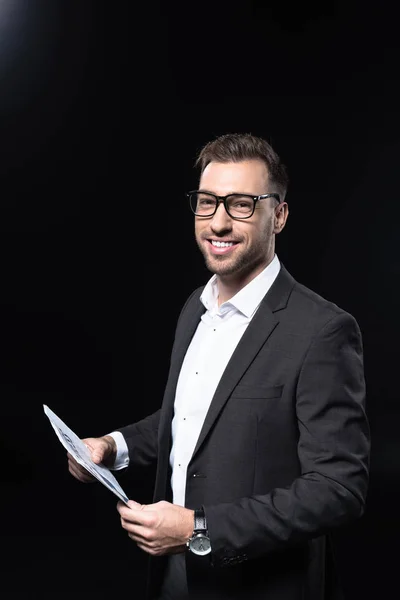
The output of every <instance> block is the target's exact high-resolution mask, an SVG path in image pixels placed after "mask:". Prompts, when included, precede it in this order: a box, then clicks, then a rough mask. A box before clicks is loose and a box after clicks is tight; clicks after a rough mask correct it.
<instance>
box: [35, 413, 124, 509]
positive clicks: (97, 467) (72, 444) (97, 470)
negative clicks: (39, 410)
mask: <svg viewBox="0 0 400 600" xmlns="http://www.w3.org/2000/svg"><path fill="white" fill-rule="evenodd" d="M43 408H44V412H45V414H46V415H47V416H48V418H49V420H50V423H51V424H52V426H53V428H54V431H55V432H56V434H57V437H58V439H59V440H60V442H61V443H62V445H63V446H64V448H65V449H66V450H67V451H68V452H69V453H70V454H71V455H72V456H73V457H74V459H75V460H76V462H78V463H79V464H80V465H82V467H84V468H85V469H86V470H87V471H89V473H91V474H92V475H93V476H94V477H96V478H97V479H98V480H99V481H101V483H102V484H103V485H105V486H106V487H107V488H108V489H109V490H111V491H112V492H113V493H114V494H115V495H116V496H118V498H119V499H120V500H122V502H125V504H128V497H127V496H126V494H125V492H124V490H123V489H122V488H121V486H120V485H119V483H118V481H117V480H116V479H115V477H114V475H113V474H112V473H111V471H110V470H109V469H107V467H105V466H104V465H102V464H96V463H94V462H93V461H92V459H91V457H90V450H89V449H88V448H87V446H86V445H85V444H84V443H83V442H82V440H81V439H80V438H79V437H78V436H77V435H76V434H75V433H74V432H73V431H72V430H71V429H70V428H69V427H67V425H66V424H65V423H64V422H63V421H61V419H60V418H59V417H57V415H56V414H55V413H54V412H53V411H52V410H50V408H49V407H48V406H47V405H46V404H43Z"/></svg>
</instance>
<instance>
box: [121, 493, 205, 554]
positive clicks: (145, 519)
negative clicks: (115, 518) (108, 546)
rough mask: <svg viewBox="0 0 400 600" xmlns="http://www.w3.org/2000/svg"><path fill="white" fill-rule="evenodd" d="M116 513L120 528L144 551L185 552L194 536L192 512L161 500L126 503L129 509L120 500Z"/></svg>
mask: <svg viewBox="0 0 400 600" xmlns="http://www.w3.org/2000/svg"><path fill="white" fill-rule="evenodd" d="M117 510H118V512H119V514H120V516H121V525H122V527H123V529H125V530H126V531H127V532H128V535H129V537H130V538H131V539H132V540H133V541H134V542H136V544H137V545H138V547H139V548H140V549H141V550H143V551H144V552H147V553H148V554H151V555H152V556H161V555H162V554H177V553H179V552H184V551H185V548H186V542H187V540H188V539H189V538H190V536H191V535H192V533H193V527H194V511H193V510H189V509H188V508H184V507H183V506H178V505H177V504H171V503H170V502H165V501H164V500H163V501H161V502H157V503H156V504H138V503H137V502H134V501H133V500H129V506H127V505H126V504H124V503H123V502H121V501H119V502H118V504H117Z"/></svg>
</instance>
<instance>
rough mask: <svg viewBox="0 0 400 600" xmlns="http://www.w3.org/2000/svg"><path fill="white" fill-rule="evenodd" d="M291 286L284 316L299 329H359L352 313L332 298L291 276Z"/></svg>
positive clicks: (315, 330) (314, 330)
mask: <svg viewBox="0 0 400 600" xmlns="http://www.w3.org/2000/svg"><path fill="white" fill-rule="evenodd" d="M292 281H293V286H292V288H291V293H290V296H289V298H288V302H287V311H285V312H286V316H287V318H288V319H290V320H292V322H294V321H295V322H296V323H297V324H298V327H300V328H301V329H307V330H308V331H310V330H313V332H314V333H316V332H317V331H318V330H321V329H324V328H325V327H328V328H331V327H332V328H333V329H338V328H339V329H340V328H345V329H347V328H350V329H353V330H354V329H355V330H357V331H359V325H358V323H357V320H356V318H355V316H354V315H352V314H351V313H350V312H349V311H347V310H346V309H344V308H343V307H341V306H339V305H338V304H336V303H335V302H334V301H333V300H331V299H328V298H325V297H324V296H322V295H321V294H319V293H318V292H316V291H314V290H312V289H310V288H309V287H307V286H306V285H303V284H302V283H300V282H298V281H297V280H295V279H294V278H292Z"/></svg>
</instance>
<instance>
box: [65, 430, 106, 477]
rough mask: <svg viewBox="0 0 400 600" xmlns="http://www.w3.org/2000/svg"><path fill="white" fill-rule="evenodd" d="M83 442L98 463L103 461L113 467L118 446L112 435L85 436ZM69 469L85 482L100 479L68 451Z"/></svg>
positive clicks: (93, 459)
mask: <svg viewBox="0 0 400 600" xmlns="http://www.w3.org/2000/svg"><path fill="white" fill-rule="evenodd" d="M82 442H83V443H84V444H85V445H86V446H87V447H88V449H89V450H90V454H91V459H92V461H93V462H94V463H96V464H97V465H98V464H100V463H102V464H103V465H104V466H105V467H109V468H110V467H112V466H113V464H114V462H115V457H116V455H117V446H116V443H115V440H114V438H113V437H111V436H110V435H105V436H103V437H98V438H84V439H83V440H82ZM67 456H68V470H69V472H70V473H71V475H73V476H74V477H75V479H77V480H78V481H82V482H83V483H92V482H93V481H98V480H97V479H96V477H94V476H93V475H91V474H90V473H89V471H87V470H86V469H85V468H84V467H82V466H81V465H80V464H79V463H77V462H76V460H75V459H74V457H73V456H72V455H71V454H70V453H69V452H67Z"/></svg>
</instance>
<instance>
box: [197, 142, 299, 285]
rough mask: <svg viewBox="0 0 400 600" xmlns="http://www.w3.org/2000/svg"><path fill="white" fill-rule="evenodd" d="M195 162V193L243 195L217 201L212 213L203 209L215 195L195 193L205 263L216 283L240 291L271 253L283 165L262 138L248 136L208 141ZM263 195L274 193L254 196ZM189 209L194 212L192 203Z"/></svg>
mask: <svg viewBox="0 0 400 600" xmlns="http://www.w3.org/2000/svg"><path fill="white" fill-rule="evenodd" d="M195 166H197V167H200V181H199V191H200V192H202V193H203V194H204V192H208V193H210V194H214V195H215V196H218V197H224V196H227V195H230V194H241V195H243V198H242V199H241V198H240V197H237V196H236V197H235V196H234V197H233V198H232V197H230V198H228V199H227V200H226V203H225V205H224V201H221V202H219V203H218V205H217V209H216V211H215V213H214V215H212V216H202V213H204V211H205V212H207V214H209V212H210V209H211V211H212V210H213V207H214V206H215V204H214V205H213V202H217V201H218V199H214V198H213V196H211V195H210V196H204V195H201V194H200V195H198V196H195V198H196V199H197V202H198V203H201V206H199V208H198V210H197V212H198V214H197V215H196V217H195V235H196V241H197V244H198V246H199V248H200V250H201V252H202V254H203V256H204V258H205V261H206V265H207V267H208V269H209V270H210V271H212V272H213V273H216V274H217V275H218V277H219V280H220V281H221V282H225V283H229V285H230V286H233V287H236V288H237V289H240V288H241V287H243V286H244V285H246V284H247V283H248V282H249V281H251V280H252V279H253V278H254V277H256V275H258V274H259V273H260V272H261V271H262V270H263V269H264V268H265V267H266V266H267V265H268V264H269V263H270V262H271V260H272V259H273V257H274V253H275V235H276V234H277V233H279V232H280V231H282V229H283V227H284V226H285V223H286V219H287V216H288V207H287V204H286V202H284V199H285V197H286V191H287V186H288V176H287V172H286V168H285V166H284V165H283V164H282V162H281V161H280V158H279V156H278V155H277V154H276V152H275V151H274V150H273V148H272V147H271V146H270V145H269V144H268V142H267V141H266V140H263V139H261V138H259V137H256V136H253V135H251V134H227V135H223V136H220V137H219V138H217V139H215V140H213V141H211V142H209V143H208V144H206V145H205V146H204V147H203V149H202V150H201V151H200V153H199V155H198V158H197V160H196V163H195ZM267 194H275V195H278V199H277V198H276V197H265V198H258V197H259V196H264V195H267ZM245 195H246V196H245ZM247 195H248V196H247ZM192 200H193V198H192ZM242 200H243V201H242ZM236 201H237V202H236ZM225 206H226V207H228V210H229V211H230V213H231V214H228V212H227V211H226V208H225ZM204 207H206V208H204ZM192 208H194V210H196V206H193V202H192ZM250 208H251V210H250ZM253 210H254V212H252V211H253ZM242 211H243V212H242ZM240 217H245V218H240Z"/></svg>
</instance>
